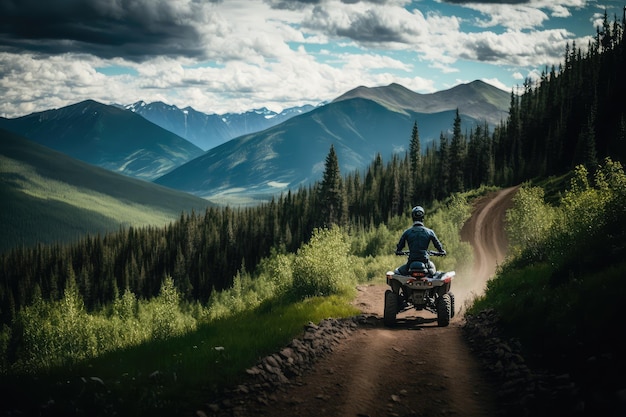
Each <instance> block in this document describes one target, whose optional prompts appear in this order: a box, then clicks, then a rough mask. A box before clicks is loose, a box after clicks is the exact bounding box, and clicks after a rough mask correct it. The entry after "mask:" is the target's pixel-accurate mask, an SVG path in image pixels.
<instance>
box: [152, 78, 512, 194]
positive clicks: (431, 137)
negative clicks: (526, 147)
mask: <svg viewBox="0 0 626 417" xmlns="http://www.w3.org/2000/svg"><path fill="white" fill-rule="evenodd" d="M509 103H510V95H509V94H508V93H506V92H504V91H502V90H499V89H497V88H495V87H493V86H491V85H489V84H486V83H484V82H481V81H474V82H472V83H470V84H464V85H460V86H457V87H455V88H453V89H450V90H446V91H442V92H438V93H433V94H418V93H415V92H412V91H410V90H408V89H406V88H405V87H402V86H400V85H398V84H391V85H389V86H386V87H377V88H366V87H358V88H356V89H354V90H352V91H350V92H348V93H346V94H344V95H342V96H340V97H338V98H337V99H335V100H333V101H332V102H330V103H328V104H326V105H324V106H320V107H318V108H315V109H314V110H311V111H309V112H307V113H304V114H301V115H299V116H296V117H293V118H291V119H289V120H287V121H285V122H283V123H281V124H279V125H277V126H274V127H271V128H268V129H266V130H264V131H261V132H257V133H252V134H249V135H244V136H240V137H238V138H235V139H232V140H230V141H228V142H226V143H224V144H222V145H220V146H217V147H215V148H212V149H210V150H209V151H207V152H206V153H204V154H203V155H201V156H199V157H197V158H195V159H194V160H192V161H189V162H187V163H185V164H183V165H181V166H180V167H178V168H176V169H174V170H172V171H170V172H169V173H167V174H165V175H163V176H162V177H160V178H157V179H156V180H155V182H156V183H158V184H161V185H165V186H167V187H171V188H175V189H179V190H183V191H187V192H189V193H193V194H196V195H199V196H202V197H204V198H207V199H209V200H211V201H214V202H220V203H224V202H229V203H233V204H247V203H250V202H254V201H258V200H264V199H265V200H267V199H268V198H270V197H271V196H272V195H276V194H278V193H280V192H283V191H286V190H288V189H296V188H298V187H300V186H302V185H307V184H311V183H313V182H314V181H317V180H319V179H320V178H321V176H322V173H323V170H324V162H325V158H326V156H327V154H328V152H329V149H330V146H331V144H332V145H334V148H335V151H336V153H337V157H338V160H339V166H340V170H341V172H342V173H344V174H345V173H348V172H351V171H354V170H359V169H363V168H365V167H366V166H367V165H368V164H369V163H370V162H371V161H372V160H373V159H374V158H375V157H376V155H377V154H380V155H381V156H382V157H383V158H389V157H390V156H391V155H392V154H394V153H398V152H404V151H405V150H406V149H407V148H408V144H409V141H410V137H411V132H412V128H413V124H414V123H415V122H417V125H418V130H419V136H420V141H421V144H422V147H423V149H426V148H427V147H428V146H432V145H433V142H435V141H436V140H438V139H439V137H440V135H441V134H442V133H446V134H447V131H448V130H451V129H452V126H453V122H454V118H455V116H456V110H457V109H458V110H459V115H460V118H461V124H462V126H463V128H464V129H473V128H474V127H475V126H476V125H477V124H485V123H486V124H488V125H489V126H490V127H493V126H494V125H495V124H497V123H499V122H500V121H501V120H503V119H505V117H506V112H507V109H508V105H509Z"/></svg>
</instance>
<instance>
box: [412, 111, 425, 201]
mask: <svg viewBox="0 0 626 417" xmlns="http://www.w3.org/2000/svg"><path fill="white" fill-rule="evenodd" d="M409 162H410V167H411V181H412V182H413V188H414V192H413V195H412V197H413V199H416V198H417V196H418V194H419V188H420V184H421V182H422V181H421V173H422V145H421V143H420V134H419V130H418V128H417V121H415V122H414V123H413V130H412V131H411V141H410V143H409Z"/></svg>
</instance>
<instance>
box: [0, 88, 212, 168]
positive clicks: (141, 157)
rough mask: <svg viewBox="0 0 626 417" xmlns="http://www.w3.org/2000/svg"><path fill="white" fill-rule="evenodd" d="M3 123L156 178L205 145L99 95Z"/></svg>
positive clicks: (0, 121) (81, 155)
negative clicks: (100, 99) (99, 98)
mask: <svg viewBox="0 0 626 417" xmlns="http://www.w3.org/2000/svg"><path fill="white" fill-rule="evenodd" d="M0 128H4V129H6V130H9V131H11V132H14V133H17V134H19V135H22V136H24V137H26V138H28V139H31V140H33V141H35V142H37V143H40V144H41V145H44V146H47V147H49V148H52V149H55V150H57V151H60V152H63V153H65V154H67V155H69V156H71V157H74V158H76V159H80V160H81V161H84V162H87V163H90V164H93V165H97V166H100V167H103V168H106V169H109V170H111V171H115V172H119V173H122V174H125V175H128V176H131V177H136V178H141V179H146V180H152V179H154V178H156V177H159V176H161V175H163V174H165V173H166V172H168V171H170V170H171V169H173V168H175V167H177V166H179V165H181V164H183V163H184V162H187V161H189V160H191V159H193V158H195V157H197V156H199V155H201V154H202V149H200V148H198V147H197V146H195V145H193V144H192V143H190V142H189V141H187V140H185V139H183V138H181V137H179V136H178V135H176V134H174V133H172V132H169V131H167V130H165V129H163V128H161V127H159V126H156V125H155V124H153V123H150V122H149V121H147V120H146V119H144V118H143V117H141V116H139V115H137V114H134V113H133V112H130V111H126V110H123V109H119V108H117V107H115V106H107V105H104V104H101V103H98V102H96V101H93V100H87V101H83V102H80V103H77V104H73V105H71V106H67V107H63V108H61V109H55V110H47V111H44V112H39V113H33V114H30V115H28V116H23V117H19V118H15V119H5V118H0Z"/></svg>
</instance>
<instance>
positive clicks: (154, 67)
mask: <svg viewBox="0 0 626 417" xmlns="http://www.w3.org/2000/svg"><path fill="white" fill-rule="evenodd" d="M625 4H626V0H504V1H496V0H482V1H480V2H477V1H471V0H414V1H407V0H0V97H2V100H1V101H0V116H3V117H10V118H12V117H18V116H23V115H27V114H30V113H33V112H38V111H44V110H49V109H53V108H60V107H64V106H67V105H71V104H74V103H78V102H80V101H83V100H87V99H93V100H96V101H99V102H101V103H104V104H113V103H117V104H124V105H125V104H132V103H135V102H137V101H140V100H143V101H145V102H148V103H150V102H155V101H162V102H164V103H166V104H169V105H175V106H178V107H179V108H184V107H187V106H190V107H192V108H194V109H195V110H198V111H201V112H204V113H208V114H212V113H216V114H223V113H229V112H230V113H239V112H244V111H248V110H251V109H257V108H261V107H266V108H268V109H270V110H273V111H276V112H280V111H281V110H283V109H285V108H289V107H294V106H301V105H304V104H313V105H316V104H319V103H322V102H326V101H330V100H332V99H334V98H336V97H338V96H340V95H342V94H343V93H345V92H347V91H349V90H351V89H353V88H356V87H358V86H366V87H377V86H385V85H389V84H391V83H398V84H401V85H403V86H404V87H406V88H408V89H410V90H413V91H415V92H418V93H422V94H426V93H433V92H436V91H441V90H446V89H449V88H451V87H454V86H456V85H458V84H461V83H468V82H471V81H474V80H483V81H485V82H487V83H489V84H492V85H494V86H496V87H499V88H501V89H503V90H505V91H507V92H510V91H512V90H515V89H519V88H520V86H521V85H522V84H523V83H524V80H526V79H537V77H539V76H540V75H541V72H542V71H544V70H546V68H547V69H548V70H549V69H550V67H551V66H552V65H554V66H556V67H557V68H558V65H559V64H560V63H562V62H563V56H564V53H565V48H566V45H568V44H569V45H570V46H571V45H573V44H574V43H575V45H576V46H577V47H579V48H581V49H583V51H584V50H586V47H587V45H588V43H589V41H590V40H591V39H593V37H594V36H595V34H596V28H597V27H598V25H600V24H601V22H602V18H603V16H604V13H605V11H606V13H607V14H608V17H609V20H610V21H613V20H614V18H615V17H617V18H618V20H620V21H621V19H622V13H623V10H624V5H625Z"/></svg>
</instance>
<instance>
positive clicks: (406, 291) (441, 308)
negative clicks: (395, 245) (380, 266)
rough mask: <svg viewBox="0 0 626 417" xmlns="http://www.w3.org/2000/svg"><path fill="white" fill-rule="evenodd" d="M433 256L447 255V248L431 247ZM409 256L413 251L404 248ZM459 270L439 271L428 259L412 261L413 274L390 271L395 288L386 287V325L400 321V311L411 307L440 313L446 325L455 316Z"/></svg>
mask: <svg viewBox="0 0 626 417" xmlns="http://www.w3.org/2000/svg"><path fill="white" fill-rule="evenodd" d="M428 253H429V255H431V256H444V255H445V252H435V251H428ZM402 254H403V255H406V256H408V255H409V252H402ZM454 276H455V272H454V271H448V272H438V271H437V272H435V271H434V268H432V266H431V268H430V269H429V265H428V263H424V262H418V261H415V262H411V264H410V265H409V274H408V275H401V274H398V273H395V272H394V271H389V272H387V284H388V285H389V287H391V289H389V290H387V291H385V308H384V315H383V322H384V324H385V326H393V325H394V324H395V323H396V315H397V314H398V313H400V312H402V311H406V310H408V309H410V308H415V309H416V310H427V311H430V312H431V313H434V314H436V315H437V324H438V325H439V326H440V327H445V326H447V325H448V324H450V319H451V318H452V317H454V294H452V293H451V292H450V286H451V284H452V280H453V279H454Z"/></svg>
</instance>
